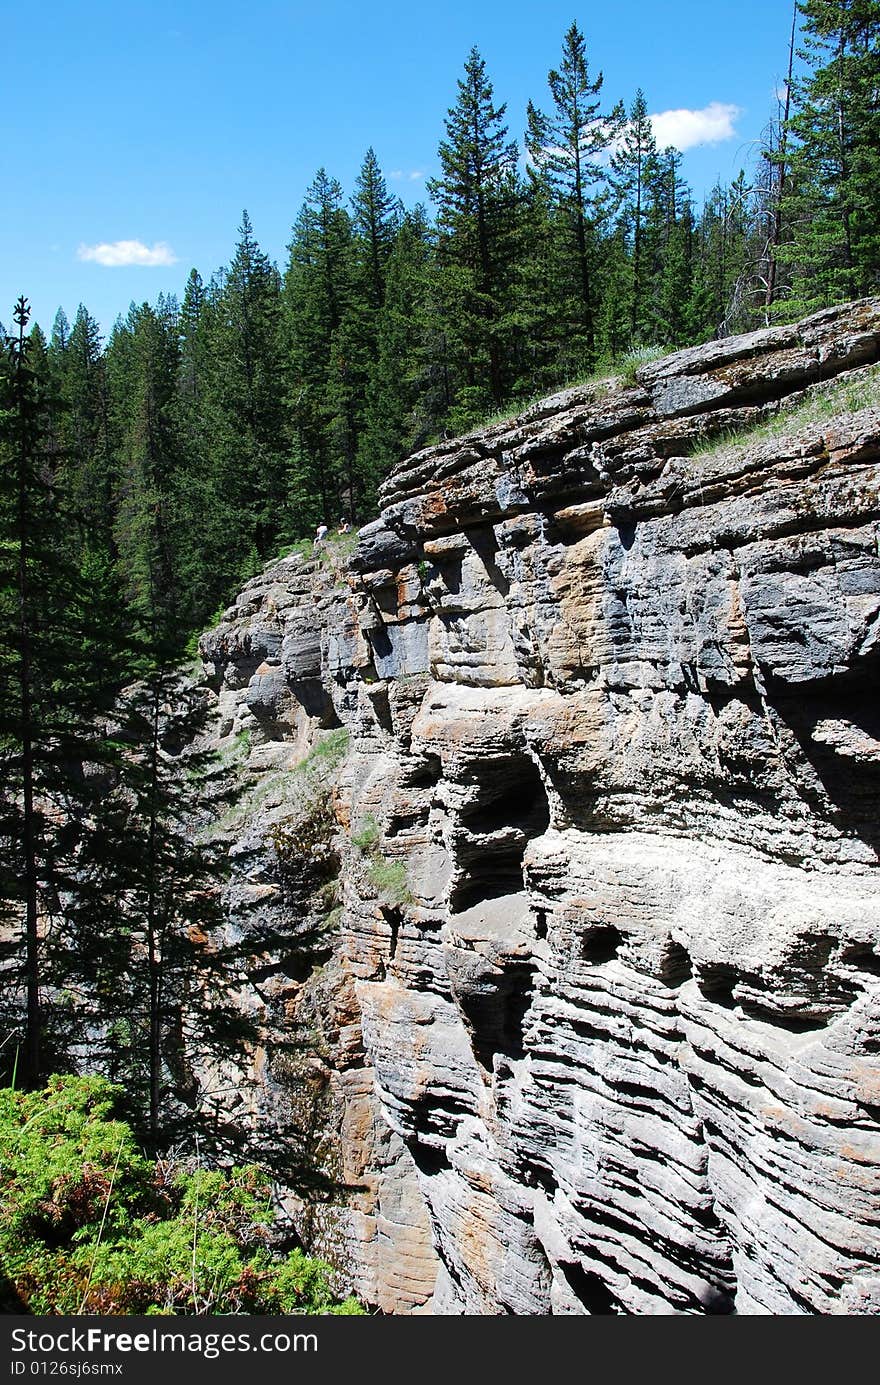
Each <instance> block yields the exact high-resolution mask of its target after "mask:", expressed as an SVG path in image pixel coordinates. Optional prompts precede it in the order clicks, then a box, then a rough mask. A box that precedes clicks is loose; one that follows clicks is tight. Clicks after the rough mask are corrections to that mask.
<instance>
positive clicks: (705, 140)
mask: <svg viewBox="0 0 880 1385" xmlns="http://www.w3.org/2000/svg"><path fill="white" fill-rule="evenodd" d="M741 114H742V112H741V109H740V107H739V106H731V105H729V104H727V103H726V102H724V101H710V102H709V105H708V106H704V107H703V109H702V110H700V111H688V110H680V111H660V112H659V114H658V115H652V116H651V118H650V119H651V128H652V129H653V131H654V138H655V139H656V141H657V144H658V145H659V147H660V148H661V149H665V148H666V146H667V145H669V144H672V145H674V146H675V148H676V149H681V150H682V151H684V150H685V149H694V148H696V146H697V145H698V144H720V143H721V141H722V140H725V139H733V138H734V137H735V135H736V130H735V129H734V128H733V122H734V121H735V120H736V118H737V116H739V115H741Z"/></svg>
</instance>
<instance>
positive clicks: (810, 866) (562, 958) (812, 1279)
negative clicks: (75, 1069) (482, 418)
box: [202, 300, 880, 1315]
mask: <svg viewBox="0 0 880 1385" xmlns="http://www.w3.org/2000/svg"><path fill="white" fill-rule="evenodd" d="M878 359H880V303H878V302H877V301H876V300H870V301H866V302H863V303H859V304H855V305H849V306H847V307H845V308H841V309H833V310H829V311H827V312H824V313H821V314H818V315H816V316H814V317H813V318H811V319H809V320H808V321H806V322H804V323H801V324H800V325H798V326H793V327H784V328H775V329H769V330H767V331H762V332H757V333H753V334H751V335H749V336H747V337H740V338H733V339H731V340H727V341H722V342H715V343H711V344H709V345H707V346H705V347H700V348H694V349H691V350H687V351H682V352H679V353H677V354H676V355H674V356H672V357H669V358H667V359H666V360H664V361H659V362H655V363H652V364H650V365H646V366H643V367H642V368H641V369H640V370H638V372H637V375H636V381H635V383H634V384H627V383H625V382H622V381H618V382H613V381H612V382H607V383H605V384H601V385H593V386H584V387H580V388H576V389H572V390H568V391H565V392H564V393H562V394H559V395H557V396H555V397H553V398H552V399H548V400H545V401H543V402H542V403H541V404H540V405H538V406H536V407H534V408H532V409H530V410H529V411H527V412H526V413H525V414H523V415H522V416H520V417H519V418H517V419H515V420H512V421H511V422H510V423H509V424H501V425H497V426H495V427H493V428H490V429H487V430H485V431H483V432H481V433H475V434H473V435H472V436H470V437H468V438H465V439H462V440H459V441H455V442H449V443H443V444H441V445H439V446H436V447H433V448H430V449H428V450H426V451H423V452H421V453H419V454H418V455H416V456H415V457H412V458H409V459H407V460H406V461H405V462H403V463H402V464H401V465H400V466H399V467H398V468H397V469H396V470H395V471H394V472H393V473H392V475H391V476H390V478H389V479H388V481H387V482H386V484H385V487H384V492H383V496H382V515H381V518H380V519H379V520H378V521H376V522H375V523H373V524H370V525H368V526H367V527H366V528H365V529H364V530H363V531H362V533H361V536H360V543H359V547H358V550H357V552H356V554H355V556H354V558H353V560H352V562H351V564H350V566H349V567H348V568H347V569H346V571H345V572H336V571H334V570H333V567H332V564H330V565H327V564H324V565H321V564H319V563H315V562H311V563H305V564H304V563H302V562H301V561H296V560H286V561H282V562H280V563H279V564H277V565H275V566H274V567H272V568H271V569H269V570H268V571H267V572H266V573H265V574H263V576H262V577H260V578H259V579H257V580H256V581H255V582H252V583H251V584H250V585H249V587H248V588H246V589H245V592H244V593H243V594H242V597H241V598H240V599H239V602H238V605H237V607H236V608H234V609H233V610H232V611H231V612H229V613H227V617H226V618H225V619H224V621H223V622H222V624H221V625H220V627H219V628H218V629H217V630H216V631H214V632H212V633H211V634H210V635H208V636H206V637H204V639H203V641H202V653H203V657H204V659H205V662H206V665H207V667H208V669H209V672H210V674H211V676H212V678H213V682H214V686H215V687H216V688H217V690H218V711H219V717H220V724H219V727H218V731H219V732H220V734H221V735H222V736H223V738H224V740H223V741H222V742H221V744H228V743H231V741H232V739H234V737H235V736H236V734H237V733H239V732H240V731H241V730H242V729H247V730H248V731H249V733H250V737H251V749H250V766H249V772H250V774H251V776H252V777H253V779H254V781H255V782H256V783H259V782H261V776H265V775H266V774H268V773H269V772H270V768H271V766H272V765H276V766H277V764H279V763H281V761H284V763H287V764H288V765H293V764H294V763H295V762H296V760H297V758H302V756H303V755H304V754H305V753H306V751H307V750H308V748H309V746H310V745H312V744H314V742H315V737H316V735H317V734H318V732H319V731H320V730H321V728H323V729H324V731H325V733H326V732H327V731H328V730H331V729H332V728H334V727H337V728H338V727H345V728H347V730H348V732H349V733H350V737H351V742H350V744H351V749H350V753H349V755H348V758H347V760H346V762H345V764H344V767H343V770H342V774H341V779H340V784H339V788H338V789H337V791H336V793H335V797H334V813H335V819H336V821H337V822H338V824H339V838H338V850H339V851H341V852H342V854H343V856H344V861H343V865H342V871H341V878H342V880H343V881H344V898H343V905H344V912H343V916H342V919H341V922H340V924H339V931H338V934H337V935H335V937H334V941H333V943H332V945H328V947H329V950H328V954H327V956H326V958H325V960H324V962H323V963H322V967H321V971H320V974H317V973H316V972H308V973H307V974H304V975H302V976H300V977H294V978H293V979H292V980H291V979H290V978H288V980H287V982H285V983H284V985H282V983H281V982H280V981H279V976H278V974H277V973H275V974H274V976H273V978H272V979H270V980H268V981H267V982H266V984H265V986H264V988H263V991H262V992H261V993H260V995H259V997H258V999H257V1000H254V1001H253V1003H255V1004H259V1005H262V1006H264V1007H266V1009H265V1013H266V1014H267V1016H269V1018H270V1019H271V1021H272V1024H274V1026H275V1029H274V1031H272V1033H274V1039H273V1038H272V1036H271V1034H270V1038H269V1040H268V1043H267V1050H266V1053H265V1055H263V1058H262V1059H261V1061H263V1060H264V1061H265V1072H266V1076H265V1080H264V1082H263V1088H262V1090H263V1093H264V1095H263V1097H262V1098H260V1099H259V1100H258V1101H257V1102H256V1105H255V1108H254V1118H255V1119H257V1118H258V1117H259V1118H260V1119H268V1118H269V1114H267V1107H271V1108H272V1110H271V1113H270V1114H271V1118H272V1119H275V1120H276V1121H277V1120H283V1119H284V1118H285V1116H284V1110H285V1109H286V1108H284V1105H283V1101H282V1102H281V1105H279V1101H280V1098H279V1097H278V1092H279V1090H280V1088H279V1085H278V1079H277V1077H275V1076H273V1072H272V1070H273V1052H272V1049H273V1043H274V1042H277V1040H278V1036H279V1032H280V1033H281V1034H282V1036H283V1032H284V1024H285V1023H289V1024H291V1025H293V1026H294V1027H296V1025H299V1026H300V1029H301V1031H302V1032H303V1033H307V1032H309V1025H311V1026H312V1030H314V1029H319V1030H321V1032H322V1034H323V1041H322V1047H321V1055H322V1056H321V1058H320V1063H321V1064H322V1065H323V1067H322V1075H321V1080H322V1082H323V1088H322V1091H323V1092H324V1093H325V1102H324V1106H323V1107H322V1108H321V1109H322V1116H321V1119H322V1120H323V1122H324V1129H323V1139H324V1141H325V1145H326V1150H327V1151H335V1152H334V1153H333V1154H332V1158H331V1155H330V1153H327V1154H326V1161H327V1162H328V1166H329V1164H331V1163H333V1161H334V1160H335V1161H336V1162H335V1164H334V1168H335V1171H336V1172H337V1174H339V1175H340V1177H341V1179H342V1181H343V1182H345V1183H347V1184H349V1185H354V1186H355V1187H356V1188H357V1191H356V1192H353V1193H352V1195H351V1197H350V1198H349V1204H348V1206H347V1208H344V1209H337V1210H336V1211H335V1212H334V1213H333V1218H331V1220H333V1227H332V1235H331V1233H330V1231H328V1233H327V1244H330V1242H331V1241H332V1238H333V1237H335V1238H336V1243H337V1248H338V1251H339V1255H340V1257H341V1259H340V1262H341V1263H344V1266H345V1269H346V1272H347V1274H348V1276H349V1281H350V1282H352V1283H353V1284H354V1286H355V1288H356V1289H357V1290H358V1291H360V1292H361V1293H362V1294H364V1295H365V1296H366V1297H367V1298H369V1299H370V1300H371V1301H372V1302H375V1303H379V1304H380V1305H381V1306H382V1307H383V1309H384V1310H385V1311H396V1312H406V1311H413V1310H414V1309H418V1308H420V1307H424V1308H432V1309H433V1311H434V1312H438V1313H469V1314H498V1313H513V1314H547V1313H554V1314H555V1313H560V1314H583V1313H731V1312H737V1313H746V1314H767V1313H772V1314H794V1315H797V1314H813V1313H821V1314H840V1313H843V1314H846V1313H862V1314H864V1313H877V1312H880V1127H878V1118H880V1004H878V1000H880V891H878V884H877V880H878V876H877V847H878V834H880V827H878V822H880V818H878V807H880V704H878V698H877V690H878V670H880V557H878V533H880V490H878V480H880V409H878V408H874V407H860V408H857V409H855V410H853V409H852V408H847V407H846V405H845V404H844V405H843V406H842V410H841V411H838V412H837V413H836V414H835V415H834V416H833V417H830V418H829V419H828V421H827V422H817V423H812V424H809V425H808V426H806V427H801V428H798V429H794V430H793V431H791V432H790V433H787V434H786V435H785V436H782V437H775V438H766V439H764V440H760V439H757V440H755V439H753V440H751V441H748V440H747V441H744V442H743V441H740V442H737V441H736V439H735V437H734V438H731V439H729V440H728V441H727V442H726V443H725V444H724V445H723V446H722V447H720V448H716V449H714V450H711V451H705V450H704V451H702V452H701V451H696V452H695V449H696V448H697V447H698V445H699V444H701V443H702V442H703V441H704V440H705V439H707V438H711V437H713V436H717V435H722V436H723V435H725V434H726V433H727V431H728V430H730V429H734V428H741V427H743V426H744V425H746V424H749V423H753V422H758V421H761V420H762V419H764V418H767V417H770V416H772V415H773V414H774V413H776V412H777V411H778V410H779V409H780V408H782V407H786V408H787V407H789V406H790V405H791V404H792V403H796V402H797V401H798V400H800V399H803V398H806V397H809V396H810V395H811V393H815V392H816V391H821V390H823V389H824V388H826V384H825V383H824V382H827V381H829V380H830V379H831V378H832V377H835V376H838V375H841V374H843V373H844V372H846V373H848V374H850V375H851V378H852V381H853V388H854V389H856V388H857V387H858V386H860V385H862V386H863V385H864V384H865V381H866V379H869V378H873V377H870V366H871V363H873V362H875V361H877V360H878ZM875 397H876V391H875ZM691 454H693V455H691ZM273 756H274V757H275V759H274V760H273ZM279 756H280V757H281V760H279V759H278V757H279ZM260 757H262V759H261V758H260ZM285 757H287V759H285ZM285 792H286V791H285V790H284V788H283V785H282V789H281V790H280V791H279V793H278V795H276V799H275V800H273V799H272V798H271V794H270V797H269V806H268V808H267V807H266V802H265V801H264V802H263V803H262V804H261V805H260V807H259V809H258V811H256V813H255V814H252V815H251V817H250V818H249V819H248V821H249V824H250V826H249V829H248V830H249V831H250V833H251V837H250V839H247V833H246V832H245V836H244V840H243V841H242V840H239V844H238V846H237V847H236V848H234V849H235V850H237V851H238V853H239V857H238V859H239V866H238V867H237V869H238V876H237V878H234V880H233V884H232V885H231V886H230V890H231V895H230V898H231V900H232V902H233V905H234V908H237V909H238V910H239V911H240V917H241V918H242V919H245V916H246V920H247V919H249V920H251V921H252V920H253V918H254V917H255V916H258V915H259V913H260V911H261V910H263V911H265V910H267V909H268V910H269V911H270V912H271V911H272V910H275V911H276V912H275V917H276V923H277V919H278V917H279V916H283V911H284V909H285V908H287V909H288V911H289V910H290V901H289V899H288V901H287V903H286V904H285V901H284V899H283V898H281V897H279V894H278V893H277V891H278V890H279V885H278V879H279V862H278V860H277V855H276V853H275V849H274V847H273V846H272V845H271V841H270V835H271V834H270V835H267V834H268V833H269V828H270V827H271V825H272V823H273V822H277V821H281V822H284V821H286V820H287V817H289V813H290V809H289V803H288V801H287V798H286V796H285ZM273 814H274V817H273ZM285 815H287V817H286V816H285ZM236 830H237V831H238V833H239V838H241V831H240V829H236ZM353 842H354V843H356V845H354V844H352V843H353ZM273 890H275V891H276V894H275V895H273V894H272V891H273ZM236 891H237V893H236ZM267 892H268V893H267ZM282 894H283V891H282ZM302 909H305V911H306V912H307V911H308V905H307V904H302V905H301V910H302ZM278 911H281V915H279V913H278ZM233 912H234V910H233ZM246 920H245V921H244V922H242V923H241V926H242V927H246V926H250V925H249V924H248V923H247V921H246ZM252 984H253V985H257V983H252ZM279 987H280V988H281V992H283V994H282V995H281V999H280V1000H279V991H278V988H279ZM285 987H286V989H285ZM273 988H274V990H273ZM257 989H259V987H257ZM307 1016H311V1017H312V1018H311V1019H310V1020H308V1023H307V1022H306V1018H304V1017H307ZM285 1017H286V1018H285ZM279 1026H280V1030H279ZM258 1085H259V1084H258ZM267 1092H268V1093H269V1097H266V1095H265V1093H267ZM273 1094H274V1095H273ZM260 1102H262V1105H261V1104H260ZM261 1113H262V1114H261ZM331 1249H332V1246H331Z"/></svg>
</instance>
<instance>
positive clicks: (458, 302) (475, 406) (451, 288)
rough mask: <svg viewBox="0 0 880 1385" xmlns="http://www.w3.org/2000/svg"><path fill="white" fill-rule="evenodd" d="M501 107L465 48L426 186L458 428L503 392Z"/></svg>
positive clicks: (509, 209) (512, 180) (513, 190)
mask: <svg viewBox="0 0 880 1385" xmlns="http://www.w3.org/2000/svg"><path fill="white" fill-rule="evenodd" d="M505 110H506V107H505V106H504V105H502V106H498V107H496V106H495V104H494V101H493V90H492V83H491V82H490V81H489V79H488V77H487V76H486V65H485V63H484V61H483V59H482V58H481V56H480V54H479V52H478V50H477V49H476V48H472V49H471V51H470V53H469V55H468V58H467V61H466V63H465V67H464V78H463V80H460V81H459V83H458V99H457V101H456V104H455V105H454V106H453V107H451V108H450V110H449V112H448V115H447V118H446V138H445V139H444V140H441V142H440V147H439V157H440V165H441V169H442V176H441V177H440V178H434V179H431V180H430V181H429V183H428V192H429V194H430V196H431V197H432V198H433V199H434V201H435V202H436V204H437V219H438V232H439V234H438V257H439V262H440V268H441V273H442V278H441V282H440V292H441V295H442V297H441V301H440V312H441V314H442V321H443V324H444V327H445V330H446V334H447V336H448V338H449V340H450V341H451V343H452V346H453V353H454V357H455V360H456V367H457V374H458V376H459V379H460V380H461V382H462V383H461V385H460V386H459V387H458V389H457V391H456V392H457V395H458V417H457V422H458V423H459V424H461V423H466V422H467V421H469V420H470V419H472V418H474V417H478V416H479V415H480V413H481V412H483V411H484V410H485V409H486V407H487V405H489V404H492V405H494V406H495V407H496V408H499V407H500V406H501V404H502V403H503V401H504V398H505V396H506V394H507V393H508V390H509V370H508V369H507V364H506V355H507V352H506V347H507V343H508V340H509V337H510V331H511V322H510V312H511V308H512V282H513V277H514V264H515V256H516V252H517V240H516V215H517V199H518V188H517V183H516V145H515V144H514V143H513V142H512V141H510V140H509V139H508V138H507V126H506V125H505V124H504V123H503V121H504V113H505ZM453 422H454V425H455V420H453Z"/></svg>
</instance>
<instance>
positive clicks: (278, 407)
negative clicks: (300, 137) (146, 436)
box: [205, 212, 287, 582]
mask: <svg viewBox="0 0 880 1385" xmlns="http://www.w3.org/2000/svg"><path fill="white" fill-rule="evenodd" d="M238 235H239V239H238V244H237V246H236V250H235V255H234V256H233V259H232V263H231V264H230V266H229V269H228V271H227V272H226V273H225V275H224V276H223V278H222V281H220V282H219V283H218V286H217V291H216V296H215V302H214V306H213V312H212V314H211V318H210V320H211V328H212V331H211V351H210V364H211V369H210V372H209V377H208V379H207V381H206V385H205V389H206V394H207V397H208V401H207V408H208V411H209V418H210V446H211V451H212V460H213V464H214V470H215V477H216V481H215V485H216V489H217V492H218V494H220V495H222V496H223V497H224V499H225V503H226V506H227V508H228V509H229V510H230V511H231V512H232V514H233V515H237V516H238V519H237V520H234V522H233V526H232V532H231V534H230V537H234V539H235V547H234V548H233V549H232V551H231V552H230V554H229V559H228V561H227V564H226V565H225V566H226V576H227V579H228V580H230V581H231V582H234V581H235V580H236V579H240V578H241V577H242V576H243V575H244V573H245V572H246V571H247V570H248V568H249V567H250V568H251V570H252V569H253V566H254V565H255V562H256V561H258V560H260V559H262V560H265V559H266V558H268V557H270V556H271V555H272V553H273V552H274V551H275V550H276V549H277V545H278V541H279V538H280V536H281V535H282V533H283V532H285V529H286V523H287V513H286V510H287V477H286V470H287V456H286V452H287V449H286V442H285V417H284V378H283V369H282V341H281V281H280V277H279V274H278V271H277V269H276V268H275V266H274V265H273V264H272V263H271V261H270V260H269V259H268V257H267V256H266V255H265V254H264V253H263V251H262V250H261V249H260V247H259V245H258V244H257V242H256V239H255V237H254V233H253V227H252V225H251V222H250V218H249V217H248V214H247V212H243V213H242V220H241V225H240V227H239V231H238Z"/></svg>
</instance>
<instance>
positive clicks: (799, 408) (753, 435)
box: [689, 365, 880, 457]
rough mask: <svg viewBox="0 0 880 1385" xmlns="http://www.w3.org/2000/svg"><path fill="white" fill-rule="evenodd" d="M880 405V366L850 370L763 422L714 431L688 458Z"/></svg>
mask: <svg viewBox="0 0 880 1385" xmlns="http://www.w3.org/2000/svg"><path fill="white" fill-rule="evenodd" d="M877 406H880V365H876V366H871V367H870V368H868V369H866V370H861V371H859V372H858V374H857V375H856V378H855V379H854V378H853V373H852V372H850V373H848V374H847V376H846V377H845V378H843V379H836V380H829V381H828V382H827V383H824V384H821V385H814V386H813V387H812V389H811V391H810V393H809V394H808V395H807V397H806V398H802V399H801V400H800V401H799V402H798V403H797V404H794V405H792V406H791V407H790V408H785V407H784V401H783V407H782V408H780V410H779V412H778V413H775V414H773V415H772V417H771V418H768V419H767V420H766V421H765V422H764V423H755V424H750V425H746V426H745V427H744V428H729V429H726V430H725V431H724V432H722V433H716V434H715V435H714V436H713V437H711V438H707V439H706V441H705V442H701V443H698V444H697V445H696V446H695V447H694V448H693V450H692V451H691V452H690V454H689V455H690V456H691V457H714V456H717V455H718V454H719V453H721V452H725V451H727V449H728V448H730V447H733V446H742V445H745V444H749V445H751V444H752V443H756V442H772V441H773V440H774V439H775V438H785V437H788V436H790V435H791V434H792V433H798V432H800V431H801V429H803V428H808V427H810V425H811V424H814V423H827V422H828V421H829V420H830V419H833V418H839V417H840V416H841V415H843V414H854V413H857V412H858V410H859V409H870V408H872V407H877Z"/></svg>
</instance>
